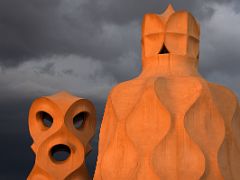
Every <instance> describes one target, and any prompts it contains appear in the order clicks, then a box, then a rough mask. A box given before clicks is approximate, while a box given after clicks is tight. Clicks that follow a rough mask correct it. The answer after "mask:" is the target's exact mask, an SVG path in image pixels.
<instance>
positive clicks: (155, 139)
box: [94, 5, 240, 180]
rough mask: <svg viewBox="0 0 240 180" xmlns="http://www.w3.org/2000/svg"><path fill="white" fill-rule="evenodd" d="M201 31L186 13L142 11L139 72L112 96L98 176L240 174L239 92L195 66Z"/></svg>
mask: <svg viewBox="0 0 240 180" xmlns="http://www.w3.org/2000/svg"><path fill="white" fill-rule="evenodd" d="M210 33H214V32H210ZM199 36H200V27H199V24H198V23H197V21H196V19H195V18H194V17H193V16H192V15H191V14H190V13H189V12H186V11H178V12H175V11H174V10H173V8H172V6H171V5H169V7H168V8H167V10H166V11H165V12H164V13H163V14H161V15H159V14H146V15H145V17H144V20H143V25H142V66H143V68H142V72H141V74H140V75H139V76H138V77H137V78H135V79H133V80H130V81H127V82H123V83H120V84H119V85H117V86H116V87H114V88H113V89H112V91H111V92H110V94H109V96H108V100H107V104H106V108H105V113H104V117H103V121H102V125H101V130H100V137H99V154H98V160H97V167H96V171H95V176H94V180H159V179H163V180H198V179H201V180H221V179H227V180H237V179H239V178H240V108H239V103H238V99H237V97H236V95H235V94H234V93H233V92H232V91H231V90H229V89H228V88H226V87H224V86H221V85H218V84H214V83H210V82H208V81H206V80H205V79H204V78H203V77H202V76H201V75H200V74H199V73H198V70H197V66H198V59H199V56H198V54H199Z"/></svg>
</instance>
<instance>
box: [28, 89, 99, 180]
mask: <svg viewBox="0 0 240 180" xmlns="http://www.w3.org/2000/svg"><path fill="white" fill-rule="evenodd" d="M95 126H96V112H95V108H94V106H93V104H92V103H91V102H90V101H89V100H86V99H82V98H79V97H76V96H72V95H70V94H69V93H66V92H60V93H57V94H54V95H52V96H46V97H40V98H38V99H36V100H35V101H34V102H33V104H32V106H31V108H30V112H29V129H30V134H31V136H32V139H33V145H32V149H33V151H34V153H35V154H36V159H35V164H34V167H33V169H32V171H31V173H30V175H29V176H28V179H29V180H38V179H39V180H45V179H46V180H50V179H52V180H56V179H59V180H61V179H71V180H73V179H74V180H88V179H90V177H89V175H88V172H87V168H86V166H85V156H86V155H87V153H88V152H89V151H90V150H91V146H90V144H89V143H90V140H91V138H92V137H93V135H94V132H95Z"/></svg>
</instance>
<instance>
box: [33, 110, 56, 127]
mask: <svg viewBox="0 0 240 180" xmlns="http://www.w3.org/2000/svg"><path fill="white" fill-rule="evenodd" d="M37 118H38V119H40V120H41V121H42V124H43V125H44V126H45V127H48V128H49V127H51V126H52V123H53V118H52V116H51V115H50V114H48V113H46V112H44V111H40V112H38V113H37Z"/></svg>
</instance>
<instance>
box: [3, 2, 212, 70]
mask: <svg viewBox="0 0 240 180" xmlns="http://www.w3.org/2000/svg"><path fill="white" fill-rule="evenodd" d="M196 2H197V1H189V2H188V3H187V4H186V1H177V0H176V1H172V3H173V4H174V6H175V8H176V9H188V10H191V11H193V12H195V11H194V10H197V9H199V8H198V3H196ZM168 3H169V2H168V1H167V0H165V1H161V2H158V1H155V0H150V1H145V0H140V1H138V2H137V3H136V1H135V0H122V1H110V0H99V1H96V0H81V1H76V0H72V1H66V0H65V1H63V0H62V1H60V0H51V1H49V0H42V1H39V0H31V1H30V0H20V1H17V0H2V1H0V39H1V41H0V63H1V64H3V65H6V66H11V65H16V64H19V63H21V62H22V61H26V60H29V59H31V58H38V57H44V56H47V55H51V54H81V55H84V56H91V57H93V58H97V59H101V60H102V61H104V60H110V59H111V58H113V57H116V56H120V55H121V54H122V53H123V52H124V50H126V48H124V47H125V46H126V45H124V44H123V42H121V41H120V42H118V43H116V44H109V42H107V41H106V40H104V38H105V37H106V36H107V37H109V36H108V35H107V34H105V36H104V37H103V38H102V39H101V38H99V37H101V35H102V33H104V32H102V31H104V29H103V24H104V23H107V24H111V23H113V24H117V25H122V24H127V23H130V22H132V21H134V20H136V21H140V19H141V18H142V16H143V14H145V13H148V12H156V13H157V12H160V11H163V10H164V9H165V8H166V7H167V5H168ZM207 12H208V10H205V12H204V13H203V14H204V16H206V14H207ZM197 13H198V14H199V17H201V12H197ZM110 35H111V34H110ZM109 38H113V39H114V38H115V37H114V36H113V37H109ZM138 38H139V37H138ZM129 40H131V39H129ZM124 43H125V42H124ZM128 43H129V42H128ZM128 43H127V44H128ZM133 43H134V44H137V43H136V42H133ZM120 47H122V48H120ZM127 47H128V46H127ZM128 48H129V47H128ZM103 52H104V53H103ZM105 52H107V53H105Z"/></svg>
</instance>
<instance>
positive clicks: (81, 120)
mask: <svg viewBox="0 0 240 180" xmlns="http://www.w3.org/2000/svg"><path fill="white" fill-rule="evenodd" d="M87 115H88V113H87V112H80V113H78V114H77V115H76V116H74V118H73V125H74V127H75V128H76V129H81V128H82V127H83V126H84V124H85V121H86V118H87Z"/></svg>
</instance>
